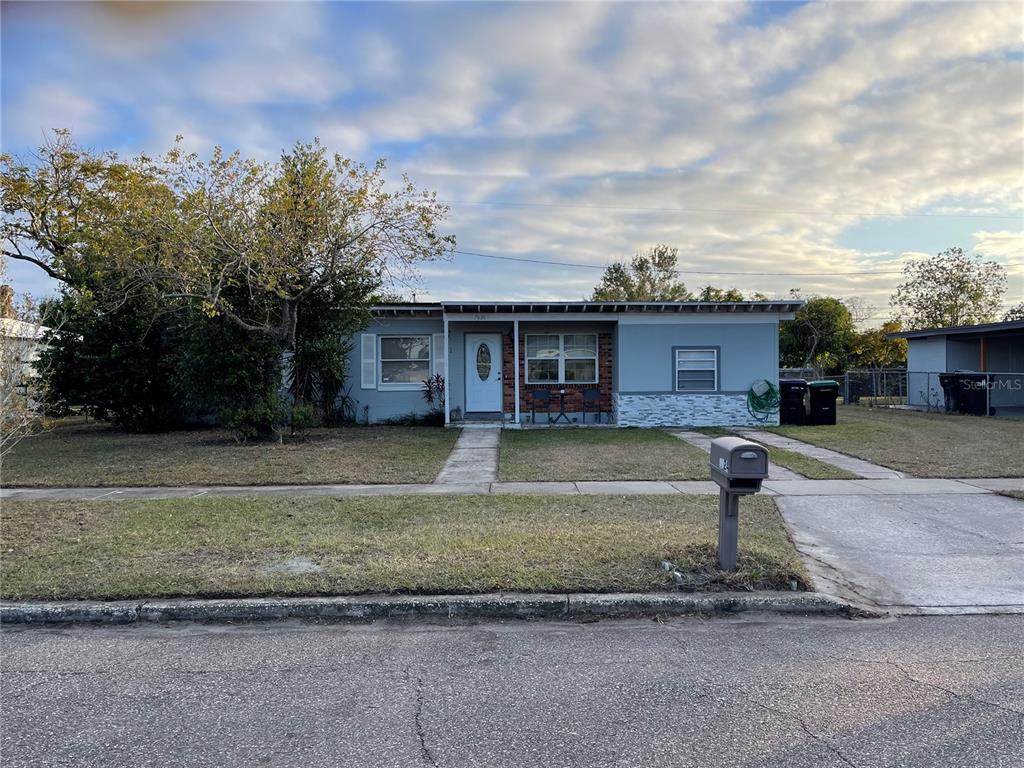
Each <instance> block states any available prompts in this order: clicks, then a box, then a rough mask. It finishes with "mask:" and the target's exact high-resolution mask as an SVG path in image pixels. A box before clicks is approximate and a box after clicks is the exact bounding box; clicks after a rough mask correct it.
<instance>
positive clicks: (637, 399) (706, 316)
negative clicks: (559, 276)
mask: <svg viewBox="0 0 1024 768" xmlns="http://www.w3.org/2000/svg"><path fill="white" fill-rule="evenodd" d="M801 305H802V302H800V301H750V302H697V301H685V302H593V301H581V302H441V303H436V304H415V303H414V304H382V305H378V306H376V307H374V309H373V321H372V322H371V324H370V326H369V327H368V328H367V329H366V330H365V332H364V333H362V334H361V335H360V336H359V338H358V339H357V340H356V341H355V343H354V344H353V350H352V353H351V360H350V363H351V365H350V370H351V371H353V377H352V381H353V386H352V390H351V393H350V394H351V396H352V397H353V398H354V399H355V401H356V411H357V416H358V418H360V419H362V418H367V419H368V420H369V421H371V422H377V421H383V420H385V419H388V418H394V417H399V416H402V415H405V414H409V413H414V412H415V413H422V412H425V411H426V409H427V407H426V404H425V403H424V401H423V398H422V382H423V380H424V379H427V378H428V377H429V376H431V375H432V374H441V375H442V376H444V377H445V381H446V382H447V400H446V404H445V405H446V409H445V410H446V413H445V421H446V423H453V422H461V421H473V420H482V421H484V420H500V421H503V422H509V423H512V424H523V423H529V422H530V421H531V410H532V409H533V407H534V406H535V405H536V406H539V407H538V408H537V410H539V411H541V412H540V413H538V415H537V423H540V424H544V423H547V422H548V420H549V417H548V415H547V413H546V412H547V410H548V407H550V409H551V411H552V413H551V415H550V419H551V420H554V419H555V417H556V416H557V414H558V413H559V412H560V411H561V410H562V409H563V403H564V410H565V413H566V415H565V416H564V417H562V418H560V419H559V423H566V422H568V423H577V424H582V423H584V413H585V412H586V423H588V424H589V423H594V421H595V419H596V414H595V411H599V412H600V413H601V415H602V419H601V420H602V423H609V422H610V423H614V424H617V425H619V426H623V427H648V426H666V425H668V426H673V425H690V426H716V425H730V424H737V425H738V424H755V423H758V422H756V421H755V419H754V418H753V417H752V416H751V414H750V413H749V412H748V410H747V393H748V391H749V390H750V387H751V386H752V385H753V384H754V383H755V382H758V381H760V380H762V379H766V380H768V381H769V382H772V383H773V384H777V383H778V361H779V321H780V320H790V319H792V318H793V313H794V312H795V311H796V310H797V309H798V308H799V307H800V306H801ZM513 372H516V373H515V374H513ZM538 392H540V393H541V394H540V395H538ZM545 392H546V393H547V394H548V398H549V401H550V406H548V405H546V404H544V403H543V402H542V401H541V400H540V398H541V397H543V394H544V393H545ZM768 423H778V416H777V414H776V415H775V416H773V417H772V418H771V419H769V422H768Z"/></svg>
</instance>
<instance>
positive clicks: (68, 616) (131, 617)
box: [0, 592, 877, 625]
mask: <svg viewBox="0 0 1024 768" xmlns="http://www.w3.org/2000/svg"><path fill="white" fill-rule="evenodd" d="M744 611H763V612H771V613H787V614H800V615H822V616H846V617H870V616H873V615H877V614H872V613H871V612H869V611H865V610H864V609H863V608H860V607H858V606H855V605H853V604H851V603H847V602H844V601H842V600H840V599H838V598H835V597H831V596H829V595H823V594H820V593H811V592H800V593H793V594H790V593H784V592H782V593H774V592H704V593H660V594H573V595H551V594H494V595H426V596H420V595H383V596H367V597H278V598H275V597H259V598H237V599H225V600H145V601H118V602H13V601H3V602H0V624H6V625H12V624H137V623H144V622H172V621H194V622H214V623H216V622H250V621H272V620H281V619H319V620H324V621H359V622H366V621H374V620H377V619H390V618H410V619H588V618H627V617H633V618H636V617H655V616H679V615H686V614H713V613H719V614H721V613H740V612H744Z"/></svg>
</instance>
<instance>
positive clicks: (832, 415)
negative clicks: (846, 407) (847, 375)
mask: <svg viewBox="0 0 1024 768" xmlns="http://www.w3.org/2000/svg"><path fill="white" fill-rule="evenodd" d="M838 398H839V382H838V381H831V380H825V381H812V382H810V383H809V384H808V385H807V400H808V403H809V405H808V408H807V423H808V424H835V423H836V400H837V399H838Z"/></svg>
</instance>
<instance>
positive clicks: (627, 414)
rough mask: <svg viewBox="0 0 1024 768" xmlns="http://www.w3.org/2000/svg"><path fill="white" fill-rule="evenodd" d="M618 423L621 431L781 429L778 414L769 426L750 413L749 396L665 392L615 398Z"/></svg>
mask: <svg viewBox="0 0 1024 768" xmlns="http://www.w3.org/2000/svg"><path fill="white" fill-rule="evenodd" d="M613 404H614V407H615V421H616V423H617V424H618V425H619V426H620V427H663V426H666V425H672V426H688V427H714V426H721V425H725V424H727V425H735V426H755V427H756V426H778V423H779V417H778V414H775V415H774V416H773V417H772V418H771V419H769V420H768V421H767V422H762V421H758V420H757V419H755V418H754V417H753V416H751V415H750V412H749V411H748V410H747V396H746V394H714V393H709V394H706V395H698V394H692V393H686V394H683V393H679V394H676V393H674V392H665V393H662V394H643V395H631V394H621V393H616V394H615V395H613Z"/></svg>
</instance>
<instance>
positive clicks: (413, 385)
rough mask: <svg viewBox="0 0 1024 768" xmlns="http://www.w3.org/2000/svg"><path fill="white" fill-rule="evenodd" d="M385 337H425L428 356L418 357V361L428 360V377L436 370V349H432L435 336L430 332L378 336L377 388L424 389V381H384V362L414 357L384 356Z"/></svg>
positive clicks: (408, 390) (395, 389)
mask: <svg viewBox="0 0 1024 768" xmlns="http://www.w3.org/2000/svg"><path fill="white" fill-rule="evenodd" d="M384 339H423V340H424V344H425V346H426V348H427V356H426V358H416V360H417V362H420V361H422V362H426V364H427V377H428V378H429V377H430V376H432V375H433V371H434V350H433V349H432V344H433V336H432V335H431V334H429V333H388V334H380V335H378V336H377V388H378V389H383V390H394V391H405V392H413V391H418V390H420V389H423V384H422V382H419V381H415V382H389V381H384V363H400V362H403V361H404V362H408V361H409V360H410V359H412V358H408V357H403V358H394V357H389V358H385V357H384V354H383V353H384Z"/></svg>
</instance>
